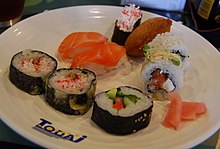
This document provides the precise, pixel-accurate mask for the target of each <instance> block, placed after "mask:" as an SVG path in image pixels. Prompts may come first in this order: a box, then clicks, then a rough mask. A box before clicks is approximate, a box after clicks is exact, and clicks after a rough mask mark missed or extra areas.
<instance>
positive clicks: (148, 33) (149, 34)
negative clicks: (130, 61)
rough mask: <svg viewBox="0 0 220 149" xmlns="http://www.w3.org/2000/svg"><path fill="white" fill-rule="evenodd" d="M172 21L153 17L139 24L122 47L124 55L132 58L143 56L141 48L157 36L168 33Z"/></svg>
mask: <svg viewBox="0 0 220 149" xmlns="http://www.w3.org/2000/svg"><path fill="white" fill-rule="evenodd" d="M171 25H172V21H171V20H170V19H166V18H162V17H155V18H151V19H148V20H146V21H144V22H143V23H141V24H140V25H139V26H138V27H137V28H136V29H135V30H134V31H133V32H132V33H131V34H130V35H129V36H128V38H127V40H126V42H125V45H124V47H125V48H126V53H127V55H129V56H133V57H142V56H144V52H143V50H142V49H143V47H144V45H145V44H147V43H149V42H151V41H152V40H153V39H154V38H155V37H156V36H157V34H162V33H165V32H170V29H171Z"/></svg>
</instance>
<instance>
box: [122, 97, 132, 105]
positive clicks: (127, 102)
mask: <svg viewBox="0 0 220 149" xmlns="http://www.w3.org/2000/svg"><path fill="white" fill-rule="evenodd" d="M123 103H124V106H125V107H127V106H128V105H131V104H134V102H132V101H131V100H130V99H129V98H127V97H124V100H123Z"/></svg>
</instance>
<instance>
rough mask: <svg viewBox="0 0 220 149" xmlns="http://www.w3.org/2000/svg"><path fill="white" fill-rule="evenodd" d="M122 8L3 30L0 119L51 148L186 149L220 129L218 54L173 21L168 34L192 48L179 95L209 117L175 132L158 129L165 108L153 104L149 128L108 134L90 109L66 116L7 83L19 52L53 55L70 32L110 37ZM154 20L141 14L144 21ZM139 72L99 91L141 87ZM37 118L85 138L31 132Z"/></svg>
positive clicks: (74, 10) (50, 17)
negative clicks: (200, 105) (195, 103)
mask: <svg viewBox="0 0 220 149" xmlns="http://www.w3.org/2000/svg"><path fill="white" fill-rule="evenodd" d="M121 9H122V8H121V7H113V6H80V7H69V8H64V9H58V10H53V11H48V12H44V13H42V14H39V15H36V16H33V17H31V18H29V19H26V20H24V21H22V22H20V23H18V24H16V25H15V26H13V27H11V28H9V29H8V30H7V31H5V32H4V33H3V34H2V35H1V36H0V50H1V55H0V84H1V86H0V94H1V97H0V102H1V104H0V111H1V119H2V120H3V121H4V122H5V123H6V124H7V125H9V126H10V127H11V128H12V129H14V130H15V131H16V132H18V133H19V134H21V135H22V136H24V137H25V138H27V139H29V140H31V141H33V142H35V143H37V144H39V145H41V146H44V147H49V148H81V149H85V148H109V149H110V148H111V149H112V148H127V149H128V148H146V147H148V148H154V149H156V148H190V147H192V146H195V145H197V144H199V143H201V142H202V141H203V140H205V139H207V138H208V137H209V136H211V135H212V134H213V133H214V132H215V131H217V130H218V128H219V126H220V118H219V113H220V108H219V105H220V100H219V97H220V92H219V88H220V79H219V77H220V66H219V65H220V54H219V52H218V51H217V50H216V49H215V48H214V47H213V46H212V45H211V44H210V43H209V42H207V41H206V40H205V39H204V38H202V37H201V36H199V35H198V34H197V33H195V32H193V31H192V30H190V29H189V28H187V27H185V26H183V25H181V24H180V23H177V22H173V26H172V32H173V33H175V34H177V35H179V36H181V37H182V38H183V39H184V41H185V42H186V44H187V46H188V48H189V49H190V64H191V67H190V68H189V70H188V72H187V73H186V74H185V75H186V76H185V78H186V79H185V84H184V87H183V88H182V89H181V95H182V97H183V98H184V99H187V100H192V101H201V102H205V104H206V105H207V107H208V114H207V115H205V116H203V117H201V118H199V119H198V120H196V121H192V122H188V123H185V124H184V125H183V127H182V128H181V129H180V130H179V131H173V130H170V129H167V128H164V127H163V126H161V125H160V121H161V120H162V116H163V114H164V111H163V104H160V103H158V102H155V107H154V110H153V116H152V120H151V123H150V125H149V127H147V128H146V129H143V130H142V131H139V132H137V133H135V134H132V135H128V136H114V135H111V134H107V133H105V132H104V131H102V130H101V129H99V128H98V127H97V126H96V125H95V124H94V123H93V122H92V121H91V120H90V117H91V110H90V111H89V112H88V113H87V114H85V115H83V116H69V115H65V114H63V113H61V112H58V111H56V110H54V109H53V108H51V107H50V106H48V104H47V103H46V102H45V101H44V99H43V98H42V97H41V96H31V95H28V94H26V93H24V92H22V91H20V90H19V89H17V88H16V87H15V86H14V85H13V84H11V83H10V81H9V80H8V76H7V73H8V67H9V63H10V59H11V57H12V56H13V55H14V54H15V53H17V52H18V51H21V50H24V49H27V48H31V49H39V50H42V51H45V52H47V53H48V54H50V55H52V56H54V57H56V56H55V53H56V51H57V47H58V46H59V44H60V42H61V41H62V40H63V39H64V37H66V35H68V34H69V33H71V32H74V31H96V32H99V33H102V34H104V35H106V36H107V37H109V38H110V37H111V35H112V32H113V26H114V21H115V19H116V18H117V17H118V16H119V12H120V11H121ZM155 16H156V15H155V14H152V13H148V12H144V15H143V20H145V19H147V18H150V17H155ZM59 67H61V66H59ZM126 69H127V68H126ZM139 70H140V69H139V66H138V67H137V68H136V69H135V70H134V71H132V72H131V73H128V74H127V75H126V76H124V77H120V76H121V74H120V73H118V74H117V75H116V76H109V77H108V78H104V79H100V80H98V86H97V87H98V89H97V92H99V91H101V90H105V89H110V88H111V87H115V86H118V85H131V86H136V87H139V86H138V83H137V80H138V78H137V77H138V73H139ZM41 118H43V119H46V120H48V121H50V122H51V123H52V124H51V125H49V124H45V125H44V126H42V127H43V128H45V129H47V130H53V128H54V129H56V130H62V131H63V132H65V133H70V134H72V135H74V140H76V139H77V138H79V137H82V136H83V135H85V136H87V138H85V139H84V140H82V141H80V142H78V143H74V142H71V141H68V140H64V139H61V138H57V137H52V136H48V135H45V134H44V133H42V132H39V131H37V130H36V129H33V127H34V126H35V125H37V124H39V123H40V122H41V120H40V119H41ZM69 137H71V136H69Z"/></svg>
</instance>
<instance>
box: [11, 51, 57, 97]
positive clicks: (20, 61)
mask: <svg viewBox="0 0 220 149" xmlns="http://www.w3.org/2000/svg"><path fill="white" fill-rule="evenodd" d="M56 68H57V61H56V59H54V58H53V57H51V56H50V55H48V54H46V53H44V52H41V51H38V50H31V49H27V50H24V51H21V52H19V53H17V54H15V55H14V56H13V57H12V59H11V63H10V68H9V80H10V81H11V82H12V83H13V84H14V85H15V86H16V87H18V88H19V89H21V90H23V91H25V92H27V93H29V94H31V95H40V94H43V93H44V91H45V88H44V86H45V80H46V77H47V76H48V75H49V74H51V73H53V72H54V71H55V70H56Z"/></svg>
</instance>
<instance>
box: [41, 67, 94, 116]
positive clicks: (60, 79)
mask: <svg viewBox="0 0 220 149" xmlns="http://www.w3.org/2000/svg"><path fill="white" fill-rule="evenodd" d="M95 90H96V75H95V73H94V72H92V71H90V70H88V69H79V68H60V69H58V70H56V71H55V72H54V73H53V74H51V75H50V76H49V77H48V78H47V80H46V91H45V94H44V97H45V99H46V101H47V102H48V103H49V105H50V106H52V107H53V108H55V109H56V110H58V111H61V112H63V113H65V114H70V115H82V114H85V113H86V112H87V111H88V110H89V109H90V108H91V106H92V104H93V102H94V96H95Z"/></svg>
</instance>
